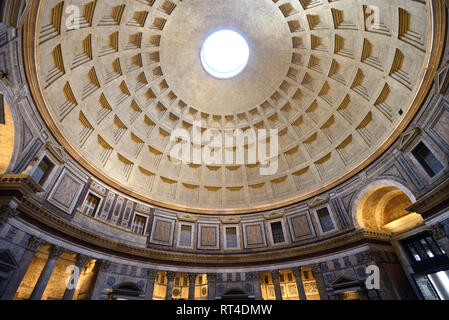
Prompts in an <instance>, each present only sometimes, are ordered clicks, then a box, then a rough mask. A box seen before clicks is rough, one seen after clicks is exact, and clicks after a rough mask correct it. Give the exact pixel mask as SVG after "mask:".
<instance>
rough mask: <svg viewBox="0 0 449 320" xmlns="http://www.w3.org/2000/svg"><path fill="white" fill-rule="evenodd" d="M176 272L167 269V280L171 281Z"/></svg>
mask: <svg viewBox="0 0 449 320" xmlns="http://www.w3.org/2000/svg"><path fill="white" fill-rule="evenodd" d="M175 276H176V272H174V271H167V280H168V281H173V280H174V279H175Z"/></svg>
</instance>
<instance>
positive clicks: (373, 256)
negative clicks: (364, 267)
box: [361, 249, 382, 263]
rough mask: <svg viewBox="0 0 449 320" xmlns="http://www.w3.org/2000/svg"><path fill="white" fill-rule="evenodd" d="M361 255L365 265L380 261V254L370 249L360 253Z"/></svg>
mask: <svg viewBox="0 0 449 320" xmlns="http://www.w3.org/2000/svg"><path fill="white" fill-rule="evenodd" d="M361 255H362V257H363V260H364V261H365V263H373V262H374V263H376V262H380V261H381V260H382V252H380V251H378V250H373V249H370V250H368V251H365V252H362V253H361Z"/></svg>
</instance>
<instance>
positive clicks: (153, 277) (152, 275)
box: [145, 269, 158, 300]
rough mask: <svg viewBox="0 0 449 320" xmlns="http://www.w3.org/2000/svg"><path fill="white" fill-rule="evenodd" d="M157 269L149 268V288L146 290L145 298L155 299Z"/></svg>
mask: <svg viewBox="0 0 449 320" xmlns="http://www.w3.org/2000/svg"><path fill="white" fill-rule="evenodd" d="M157 272H158V271H157V270H153V269H147V278H148V280H147V290H146V291H145V300H153V292H154V282H155V281H156V277H157Z"/></svg>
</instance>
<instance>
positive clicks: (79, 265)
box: [62, 254, 89, 300]
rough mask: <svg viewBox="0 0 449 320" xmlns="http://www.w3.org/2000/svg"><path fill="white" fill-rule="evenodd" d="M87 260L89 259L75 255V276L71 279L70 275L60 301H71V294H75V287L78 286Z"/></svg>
mask: <svg viewBox="0 0 449 320" xmlns="http://www.w3.org/2000/svg"><path fill="white" fill-rule="evenodd" d="M88 260H89V257H87V256H85V255H82V254H77V255H76V261H75V269H76V270H74V274H75V276H73V277H72V275H70V278H69V281H70V282H69V283H67V288H66V289H65V292H64V296H63V297H62V300H72V299H73V294H74V293H75V290H76V287H77V286H78V282H79V280H80V277H81V274H82V273H83V269H84V266H85V265H86V263H87V261H88Z"/></svg>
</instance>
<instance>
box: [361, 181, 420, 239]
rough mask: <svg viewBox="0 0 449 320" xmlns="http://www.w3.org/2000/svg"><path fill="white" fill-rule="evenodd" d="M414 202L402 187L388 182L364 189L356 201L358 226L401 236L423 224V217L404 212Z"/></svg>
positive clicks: (381, 182) (373, 184)
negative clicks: (401, 233)
mask: <svg viewBox="0 0 449 320" xmlns="http://www.w3.org/2000/svg"><path fill="white" fill-rule="evenodd" d="M414 201H415V197H414V196H413V194H412V193H411V192H410V191H409V190H408V189H407V188H405V187H404V186H403V185H401V184H399V183H397V182H394V181H389V180H382V181H377V182H374V183H371V184H368V185H367V186H366V187H365V188H363V189H362V190H361V191H360V192H359V195H358V197H357V199H356V201H355V202H354V204H355V218H356V221H355V222H356V224H357V225H358V226H359V227H360V228H363V229H369V230H376V231H385V232H390V233H400V232H405V231H408V230H410V229H413V228H415V227H417V226H419V225H422V224H423V223H424V222H423V219H422V217H421V215H419V214H417V213H414V212H409V211H407V210H405V208H407V207H408V206H410V205H411V204H412V203H413V202H414Z"/></svg>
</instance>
